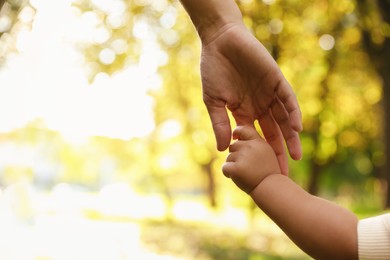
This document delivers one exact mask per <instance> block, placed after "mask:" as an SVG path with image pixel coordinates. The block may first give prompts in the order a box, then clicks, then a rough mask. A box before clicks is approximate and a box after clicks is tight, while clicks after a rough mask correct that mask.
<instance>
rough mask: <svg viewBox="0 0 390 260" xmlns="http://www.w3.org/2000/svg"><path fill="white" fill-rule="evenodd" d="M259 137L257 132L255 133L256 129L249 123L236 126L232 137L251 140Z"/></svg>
mask: <svg viewBox="0 0 390 260" xmlns="http://www.w3.org/2000/svg"><path fill="white" fill-rule="evenodd" d="M258 138H261V137H260V135H259V133H257V131H256V129H255V128H254V127H253V126H249V125H241V126H237V128H236V129H234V131H233V139H235V140H237V139H238V140H244V141H245V140H253V139H258Z"/></svg>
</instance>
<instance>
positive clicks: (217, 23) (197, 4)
mask: <svg viewBox="0 0 390 260" xmlns="http://www.w3.org/2000/svg"><path fill="white" fill-rule="evenodd" d="M180 2H181V3H182V5H183V6H184V8H185V9H186V11H187V13H188V15H189V16H190V18H191V21H192V23H193V24H194V26H195V28H196V30H197V32H198V34H199V36H200V38H201V40H202V41H203V42H207V41H209V40H210V39H211V38H213V37H214V36H215V34H216V33H218V31H220V30H223V28H224V27H226V26H228V25H229V24H236V23H242V15H241V12H240V10H239V8H238V6H237V4H236V3H235V2H234V0H180Z"/></svg>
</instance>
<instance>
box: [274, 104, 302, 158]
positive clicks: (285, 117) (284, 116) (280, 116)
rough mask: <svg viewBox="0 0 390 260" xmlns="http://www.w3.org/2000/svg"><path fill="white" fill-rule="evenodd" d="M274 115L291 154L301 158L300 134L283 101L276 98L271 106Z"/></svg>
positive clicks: (292, 156) (293, 156)
mask: <svg viewBox="0 0 390 260" xmlns="http://www.w3.org/2000/svg"><path fill="white" fill-rule="evenodd" d="M271 111H272V116H273V118H274V119H275V121H276V122H277V123H278V125H279V128H280V130H281V132H282V135H283V137H284V140H285V142H286V144H287V148H288V151H289V153H290V156H291V158H292V159H294V160H299V159H301V157H302V148H301V143H300V140H299V134H298V132H297V131H296V130H294V129H293V128H292V126H291V124H290V117H289V114H288V112H287V111H286V109H285V107H284V105H283V103H282V102H281V101H280V100H279V99H278V98H276V99H275V102H274V103H273V104H272V106H271Z"/></svg>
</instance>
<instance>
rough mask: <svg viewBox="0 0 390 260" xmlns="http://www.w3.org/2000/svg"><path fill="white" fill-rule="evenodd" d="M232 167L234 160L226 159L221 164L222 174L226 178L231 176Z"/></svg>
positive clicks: (233, 166)
mask: <svg viewBox="0 0 390 260" xmlns="http://www.w3.org/2000/svg"><path fill="white" fill-rule="evenodd" d="M234 168H235V163H234V162H229V161H226V162H225V163H224V164H223V165H222V172H223V175H225V177H227V178H230V177H231V176H232V174H233V173H234Z"/></svg>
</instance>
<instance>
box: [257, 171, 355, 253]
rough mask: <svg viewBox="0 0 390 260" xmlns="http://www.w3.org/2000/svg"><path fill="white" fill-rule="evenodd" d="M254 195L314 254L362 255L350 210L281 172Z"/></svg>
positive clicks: (266, 181)
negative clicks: (309, 191)
mask: <svg viewBox="0 0 390 260" xmlns="http://www.w3.org/2000/svg"><path fill="white" fill-rule="evenodd" d="M250 196H251V197H252V198H253V200H254V201H255V202H256V204H257V205H258V206H259V207H260V208H261V209H262V210H263V211H264V212H265V213H266V214H267V215H268V216H269V217H270V218H271V219H272V220H273V221H274V222H275V223H276V224H277V225H278V226H279V227H280V228H281V229H282V230H283V231H284V232H285V233H286V235H288V236H289V237H290V239H291V240H292V241H293V242H294V243H295V244H296V245H297V246H299V247H300V248H301V249H302V250H303V251H305V252H306V253H307V254H308V255H310V256H312V257H313V258H315V259H318V260H320V259H326V260H327V259H332V260H333V259H358V247H357V245H358V244H357V243H358V242H357V224H358V220H357V218H356V216H355V215H354V214H353V213H351V212H350V211H348V210H346V209H344V208H342V207H340V206H338V205H336V204H334V203H332V202H329V201H327V200H324V199H321V198H318V197H315V196H312V195H310V194H309V193H307V192H306V191H304V190H303V189H302V188H301V187H299V186H298V185H297V184H295V183H294V182H293V181H292V180H290V179H289V178H288V177H286V176H283V175H281V174H275V175H270V176H268V177H266V178H265V179H264V180H263V181H262V182H261V183H260V184H259V185H258V186H257V187H256V188H255V189H254V190H253V191H252V192H251V193H250Z"/></svg>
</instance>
